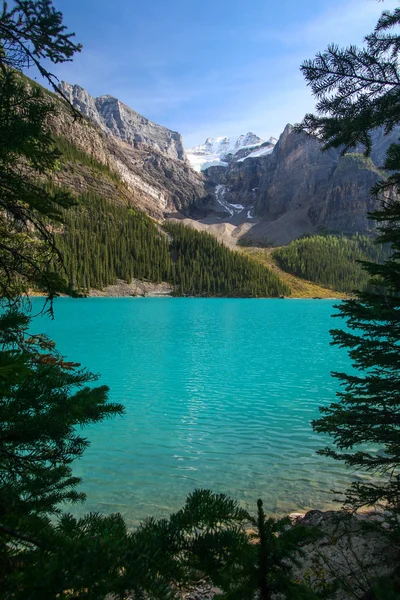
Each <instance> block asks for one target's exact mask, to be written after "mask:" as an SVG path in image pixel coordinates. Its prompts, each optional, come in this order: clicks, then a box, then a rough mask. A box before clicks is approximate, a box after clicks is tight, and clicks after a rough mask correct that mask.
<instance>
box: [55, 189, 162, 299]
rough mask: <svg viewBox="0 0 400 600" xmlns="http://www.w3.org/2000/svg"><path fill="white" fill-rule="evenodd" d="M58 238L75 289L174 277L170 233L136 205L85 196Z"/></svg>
mask: <svg viewBox="0 0 400 600" xmlns="http://www.w3.org/2000/svg"><path fill="white" fill-rule="evenodd" d="M56 240H57V247H58V249H59V251H60V253H61V254H62V256H63V260H64V265H65V269H66V273H67V278H68V286H69V288H70V289H71V290H77V291H80V292H84V293H86V292H88V291H89V290H90V288H98V289H102V288H103V287H105V286H107V285H111V284H114V283H116V281H117V279H122V280H124V281H128V282H130V281H132V279H133V278H137V279H143V280H147V281H154V282H161V281H170V280H171V268H172V263H171V259H170V255H169V243H168V239H167V237H166V236H165V235H163V234H162V232H160V230H159V229H158V228H157V226H156V225H155V223H154V222H153V221H152V220H151V219H150V218H149V217H147V216H146V215H145V214H144V213H142V212H140V211H136V210H134V209H133V208H128V207H126V206H122V205H118V204H114V203H112V202H108V201H107V200H104V199H103V198H99V197H95V196H90V195H86V196H81V197H80V199H79V203H78V205H77V206H76V207H75V208H74V209H73V210H68V211H65V213H64V227H63V230H62V232H60V233H59V234H58V235H57V236H56Z"/></svg>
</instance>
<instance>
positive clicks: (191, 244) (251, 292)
mask: <svg viewBox="0 0 400 600" xmlns="http://www.w3.org/2000/svg"><path fill="white" fill-rule="evenodd" d="M64 219H65V224H64V227H63V229H62V231H60V232H59V233H58V235H57V244H58V248H59V250H60V251H61V253H62V255H63V257H64V265H65V270H66V276H67V279H68V286H69V288H70V289H71V291H74V292H78V293H79V292H80V293H84V294H86V293H88V292H89V290H90V289H93V288H97V289H102V288H104V287H106V286H107V285H111V284H114V283H116V281H117V279H121V280H124V281H127V282H128V283H129V282H130V281H132V279H133V278H135V279H140V280H144V281H151V282H155V283H159V282H161V281H166V282H169V283H171V284H173V286H174V290H175V294H176V295H178V296H184V295H190V296H228V297H236V296H240V297H242V296H245V297H259V296H280V295H284V294H285V295H288V294H290V289H289V288H288V287H287V286H286V285H284V284H282V283H281V282H280V280H279V278H278V276H277V275H275V274H274V273H272V272H271V271H270V270H269V269H267V268H265V267H263V266H262V265H259V264H257V263H255V262H254V261H252V260H251V259H248V258H247V257H244V256H242V255H240V254H238V253H236V252H232V251H231V250H229V249H228V248H226V247H225V246H223V245H221V244H220V243H219V242H217V241H216V240H215V239H214V238H213V237H211V236H210V235H208V234H205V233H198V232H197V231H193V230H192V229H188V228H186V227H184V226H183V225H180V224H178V225H175V224H168V225H165V226H164V228H161V226H158V225H157V224H156V223H155V222H154V221H152V220H151V219H150V218H149V217H148V216H147V215H145V214H144V213H142V212H140V211H138V210H135V209H133V208H129V207H127V206H123V205H120V204H115V203H114V202H110V201H107V200H105V199H104V198H101V197H97V196H95V195H89V194H87V195H83V196H81V197H80V198H79V201H78V205H77V206H76V207H75V208H73V209H69V210H68V211H65V215H64ZM163 229H164V230H165V231H164V230H163Z"/></svg>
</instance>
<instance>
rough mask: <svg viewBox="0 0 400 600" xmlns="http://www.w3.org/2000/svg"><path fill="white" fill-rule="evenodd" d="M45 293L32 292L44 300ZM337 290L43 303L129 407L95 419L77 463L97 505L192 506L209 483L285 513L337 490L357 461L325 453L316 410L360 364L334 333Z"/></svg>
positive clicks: (66, 343) (130, 513)
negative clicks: (353, 363) (51, 306)
mask: <svg viewBox="0 0 400 600" xmlns="http://www.w3.org/2000/svg"><path fill="white" fill-rule="evenodd" d="M40 303H41V300H38V299H35V300H34V301H33V308H34V310H37V309H38V307H39V305H40ZM333 305H334V303H333V302H331V301H325V300H322V301H319V300H269V299H262V300H261V299H260V300H253V299H189V298H176V299H175V298H140V299H136V298H126V299H124V298H92V299H82V300H74V299H67V298H65V299H64V298H63V299H58V300H57V301H56V302H55V320H54V321H51V320H49V318H48V317H38V318H36V319H35V320H34V325H33V330H35V331H36V332H46V333H48V334H49V335H50V336H51V337H52V338H53V339H54V340H55V341H56V342H57V346H58V348H59V350H60V351H61V352H62V353H63V354H64V355H65V356H66V357H67V359H68V360H74V361H79V362H81V363H82V365H84V366H86V367H88V368H89V369H90V370H92V371H94V372H98V373H101V379H100V382H101V383H102V384H103V383H104V384H107V385H109V386H110V388H111V392H110V398H111V399H112V400H116V401H119V402H122V403H123V404H124V405H125V407H126V415H125V416H124V417H117V418H115V419H112V420H108V421H106V422H104V423H100V424H98V425H95V426H91V427H89V428H87V429H86V433H87V436H88V437H89V439H90V441H91V446H90V448H89V449H88V450H87V451H86V453H85V455H84V457H83V458H82V459H81V460H80V461H78V462H77V463H75V467H74V471H75V473H76V474H77V475H79V476H82V477H83V485H82V489H83V491H85V492H86V493H87V503H86V505H85V506H84V507H75V508H74V509H73V512H75V513H77V514H81V513H83V512H87V511H89V510H90V511H100V512H103V513H109V512H112V511H120V512H121V513H122V514H123V515H124V516H125V517H126V518H127V519H128V521H129V522H130V523H137V522H138V521H139V520H141V519H143V518H144V517H146V516H148V515H153V516H161V515H167V514H168V513H169V512H171V511H173V510H175V509H177V508H179V507H180V506H181V505H182V504H183V502H184V499H185V496H186V494H188V493H189V492H191V491H192V490H194V489H195V488H199V487H202V488H204V487H207V488H211V489H212V490H214V491H216V492H225V493H227V494H229V495H231V496H232V497H234V498H236V499H237V500H238V501H239V502H240V503H241V504H242V505H243V506H246V507H247V508H251V509H254V507H255V503H256V500H257V498H259V497H260V498H262V499H263V500H264V505H265V509H266V511H267V512H269V513H272V514H283V513H287V512H291V511H295V510H306V509H309V508H325V507H328V506H329V505H330V504H331V503H332V494H331V492H330V490H331V489H332V488H335V489H338V488H341V487H343V486H345V485H347V484H348V482H349V475H348V474H347V472H346V471H345V470H344V468H342V466H341V465H338V464H337V463H335V462H334V461H332V460H329V459H326V458H323V457H320V456H317V455H316V450H317V449H318V448H320V447H321V446H323V445H324V444H325V442H326V441H327V440H326V439H323V438H322V437H321V436H319V435H317V434H315V433H314V432H313V431H312V429H311V426H310V421H311V420H312V419H313V418H315V417H316V416H317V415H318V406H320V405H324V404H327V403H329V402H331V401H332V400H333V399H334V397H335V391H336V390H337V389H338V384H337V382H336V381H335V380H334V379H333V378H332V377H331V376H330V371H331V370H338V371H339V370H349V368H350V362H349V358H348V356H347V353H346V352H345V351H343V350H341V349H338V348H334V347H332V346H330V345H329V342H330V335H329V329H331V328H332V327H340V326H343V324H342V321H341V320H339V319H332V318H331V315H332V313H334V312H335V309H334V307H333Z"/></svg>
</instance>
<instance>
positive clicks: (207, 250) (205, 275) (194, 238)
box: [164, 223, 290, 298]
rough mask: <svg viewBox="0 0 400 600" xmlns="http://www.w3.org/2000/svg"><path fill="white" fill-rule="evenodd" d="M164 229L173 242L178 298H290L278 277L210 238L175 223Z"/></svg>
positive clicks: (288, 291)
mask: <svg viewBox="0 0 400 600" xmlns="http://www.w3.org/2000/svg"><path fill="white" fill-rule="evenodd" d="M164 229H165V230H166V231H167V232H168V233H170V234H171V236H172V238H173V241H172V252H173V257H174V263H175V265H174V271H173V275H172V276H173V282H174V283H175V286H176V288H175V289H176V294H177V295H183V296H198V295H203V296H228V297H253V298H257V297H265V296H281V295H289V294H290V289H289V288H288V287H287V286H286V285H285V284H283V283H282V282H281V281H280V279H279V277H278V276H277V275H275V273H273V272H272V271H270V270H269V269H267V268H266V267H264V266H263V265H260V264H258V263H256V262H255V261H252V260H251V259H249V258H248V257H246V256H243V255H242V254H239V253H237V252H233V251H232V250H229V249H228V248H226V247H225V246H223V245H222V244H220V243H219V242H217V240H215V238H213V237H212V236H211V235H209V234H207V233H204V232H198V231H195V230H193V229H190V228H188V227H184V226H183V225H181V224H175V223H168V224H167V225H164Z"/></svg>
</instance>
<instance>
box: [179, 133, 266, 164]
mask: <svg viewBox="0 0 400 600" xmlns="http://www.w3.org/2000/svg"><path fill="white" fill-rule="evenodd" d="M276 142H277V140H276V139H275V138H272V137H271V138H270V139H269V140H268V142H267V143H269V144H270V145H272V146H273V145H275V144H276ZM265 143H266V142H265V141H264V140H263V139H262V138H260V137H258V135H256V134H255V133H252V132H251V131H249V133H246V135H239V137H237V138H229V137H223V136H221V137H215V138H213V137H209V138H207V139H206V141H205V142H204V144H200V146H195V147H193V148H187V149H186V156H187V158H188V159H189V162H190V164H191V165H192V167H193V169H195V170H196V171H204V170H205V169H207V168H208V167H211V166H221V167H227V166H228V162H230V161H231V160H235V155H236V154H237V153H238V152H239V151H243V150H245V149H248V150H249V153H250V151H253V150H256V149H257V148H258V147H259V146H261V145H262V144H265Z"/></svg>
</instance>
